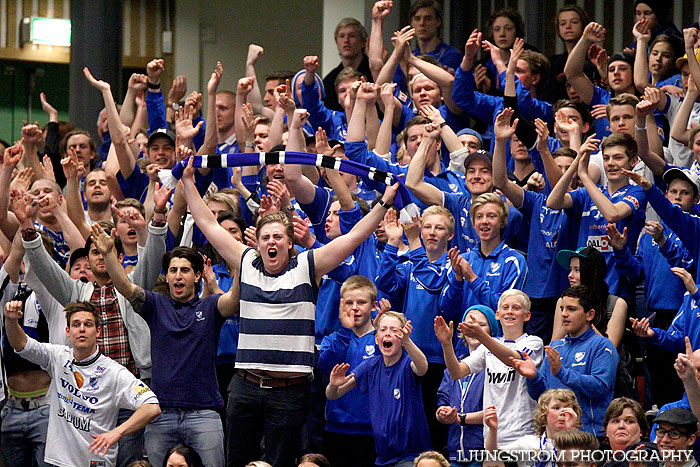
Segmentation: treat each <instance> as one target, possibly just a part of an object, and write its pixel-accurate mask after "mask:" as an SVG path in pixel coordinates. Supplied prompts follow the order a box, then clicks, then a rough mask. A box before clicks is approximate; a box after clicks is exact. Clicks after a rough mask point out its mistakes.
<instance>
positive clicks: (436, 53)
mask: <svg viewBox="0 0 700 467" xmlns="http://www.w3.org/2000/svg"><path fill="white" fill-rule="evenodd" d="M411 53H412V54H413V55H415V56H416V57H418V56H421V55H429V56H431V57H433V58H434V59H435V60H437V61H438V62H439V63H440V65H442V68H444V69H446V70H447V71H449V72H450V73H451V74H452V75H454V74H455V70H457V68H459V65H460V64H461V63H462V53H461V52H460V51H459V50H457V49H455V48H454V47H452V46H451V45H449V44H446V43H445V42H443V41H440V43H439V44H438V45H437V47H435V49H434V50H432V51H431V52H426V53H423V52H421V51H420V48H418V47H416V48H415V49H413V50H412V51H411ZM391 81H392V82H394V83H396V89H398V90H401V91H403V92H408V86H407V85H406V75H404V73H403V70H401V67H396V71H395V72H394V77H393V78H392V80H391Z"/></svg>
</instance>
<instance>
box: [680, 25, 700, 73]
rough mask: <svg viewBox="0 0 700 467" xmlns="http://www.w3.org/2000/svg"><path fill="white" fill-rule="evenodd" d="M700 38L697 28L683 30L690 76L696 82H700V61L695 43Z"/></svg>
mask: <svg viewBox="0 0 700 467" xmlns="http://www.w3.org/2000/svg"><path fill="white" fill-rule="evenodd" d="M697 40H698V30H697V29H696V28H688V29H684V30H683V43H684V45H685V53H686V55H687V56H688V68H689V69H690V76H692V77H693V79H694V80H695V84H698V83H700V63H698V60H697V58H695V43H696V42H697Z"/></svg>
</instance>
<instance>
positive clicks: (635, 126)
mask: <svg viewBox="0 0 700 467" xmlns="http://www.w3.org/2000/svg"><path fill="white" fill-rule="evenodd" d="M634 129H635V130H637V131H647V127H646V125H644V127H638V126H637V124H636V123H635V124H634Z"/></svg>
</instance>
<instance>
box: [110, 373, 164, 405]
mask: <svg viewBox="0 0 700 467" xmlns="http://www.w3.org/2000/svg"><path fill="white" fill-rule="evenodd" d="M116 379H117V381H116V384H115V391H116V394H115V395H116V402H117V406H118V407H119V408H123V409H131V410H136V409H138V408H139V407H141V405H143V404H157V403H158V398H156V395H155V394H154V393H153V391H151V388H149V387H148V386H146V384H145V383H143V382H142V381H141V380H140V379H137V378H136V377H135V376H134V375H133V374H131V372H130V371H129V370H127V369H126V368H123V367H122V368H120V369H119V372H118V373H117V376H116Z"/></svg>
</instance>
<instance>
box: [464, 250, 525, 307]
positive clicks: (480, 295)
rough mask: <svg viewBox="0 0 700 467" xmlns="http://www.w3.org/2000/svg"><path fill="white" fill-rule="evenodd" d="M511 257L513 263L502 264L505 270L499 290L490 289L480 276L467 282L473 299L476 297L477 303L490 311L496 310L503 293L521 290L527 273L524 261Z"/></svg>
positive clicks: (489, 285)
mask: <svg viewBox="0 0 700 467" xmlns="http://www.w3.org/2000/svg"><path fill="white" fill-rule="evenodd" d="M513 257H514V258H515V261H507V262H505V263H504V264H503V266H504V267H505V270H504V271H503V280H502V286H501V289H494V288H492V287H491V284H489V282H487V281H486V280H484V278H483V277H481V276H477V277H476V279H474V280H473V281H472V282H468V284H469V288H470V289H471V291H472V293H473V294H474V297H476V300H477V302H478V303H481V304H482V305H486V306H488V307H491V309H492V310H496V309H498V299H499V298H501V294H502V293H503V292H505V291H506V290H508V289H520V290H522V288H523V282H525V276H526V273H527V266H526V265H525V262H524V261H521V258H518V257H515V256H513Z"/></svg>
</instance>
